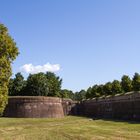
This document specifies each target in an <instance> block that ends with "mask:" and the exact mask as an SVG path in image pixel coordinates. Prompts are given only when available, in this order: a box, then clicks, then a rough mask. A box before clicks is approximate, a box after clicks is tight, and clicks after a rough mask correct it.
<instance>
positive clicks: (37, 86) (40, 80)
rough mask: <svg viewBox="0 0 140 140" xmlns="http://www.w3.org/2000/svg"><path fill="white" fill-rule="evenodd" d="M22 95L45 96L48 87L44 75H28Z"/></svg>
mask: <svg viewBox="0 0 140 140" xmlns="http://www.w3.org/2000/svg"><path fill="white" fill-rule="evenodd" d="M24 95H26V96H47V95H48V85H47V78H46V75H45V74H44V73H38V74H30V75H29V77H28V78H27V85H26V88H25V92H24Z"/></svg>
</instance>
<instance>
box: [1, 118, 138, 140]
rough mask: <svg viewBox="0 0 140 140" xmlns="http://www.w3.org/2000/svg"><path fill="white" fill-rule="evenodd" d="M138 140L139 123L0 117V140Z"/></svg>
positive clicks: (82, 119)
mask: <svg viewBox="0 0 140 140" xmlns="http://www.w3.org/2000/svg"><path fill="white" fill-rule="evenodd" d="M104 139H105V140H106V139H107V140H139V139H140V124H138V123H130V122H115V121H104V120H90V119H88V118H83V117H72V116H70V117H65V118H62V119H16V118H0V140H104Z"/></svg>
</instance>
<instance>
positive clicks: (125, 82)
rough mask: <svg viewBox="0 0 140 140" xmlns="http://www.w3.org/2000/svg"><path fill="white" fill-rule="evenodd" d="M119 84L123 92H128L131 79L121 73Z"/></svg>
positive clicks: (130, 87) (130, 88)
mask: <svg viewBox="0 0 140 140" xmlns="http://www.w3.org/2000/svg"><path fill="white" fill-rule="evenodd" d="M121 86H122V90H123V92H125V93H126V92H130V91H132V80H131V79H130V77H129V76H127V75H123V76H122V79H121Z"/></svg>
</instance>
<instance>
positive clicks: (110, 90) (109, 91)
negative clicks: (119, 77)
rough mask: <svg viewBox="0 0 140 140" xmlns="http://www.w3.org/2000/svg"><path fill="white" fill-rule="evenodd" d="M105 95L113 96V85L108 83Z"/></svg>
mask: <svg viewBox="0 0 140 140" xmlns="http://www.w3.org/2000/svg"><path fill="white" fill-rule="evenodd" d="M103 91H104V95H112V83H111V82H108V83H106V84H105V85H104V87H103Z"/></svg>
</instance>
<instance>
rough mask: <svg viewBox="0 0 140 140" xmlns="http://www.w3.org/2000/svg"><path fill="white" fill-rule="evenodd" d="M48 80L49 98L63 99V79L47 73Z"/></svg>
mask: <svg viewBox="0 0 140 140" xmlns="http://www.w3.org/2000/svg"><path fill="white" fill-rule="evenodd" d="M46 78H47V87H48V96H53V97H54V96H56V97H61V84H62V79H60V77H59V76H56V75H55V74H54V73H52V72H47V73H46Z"/></svg>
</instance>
